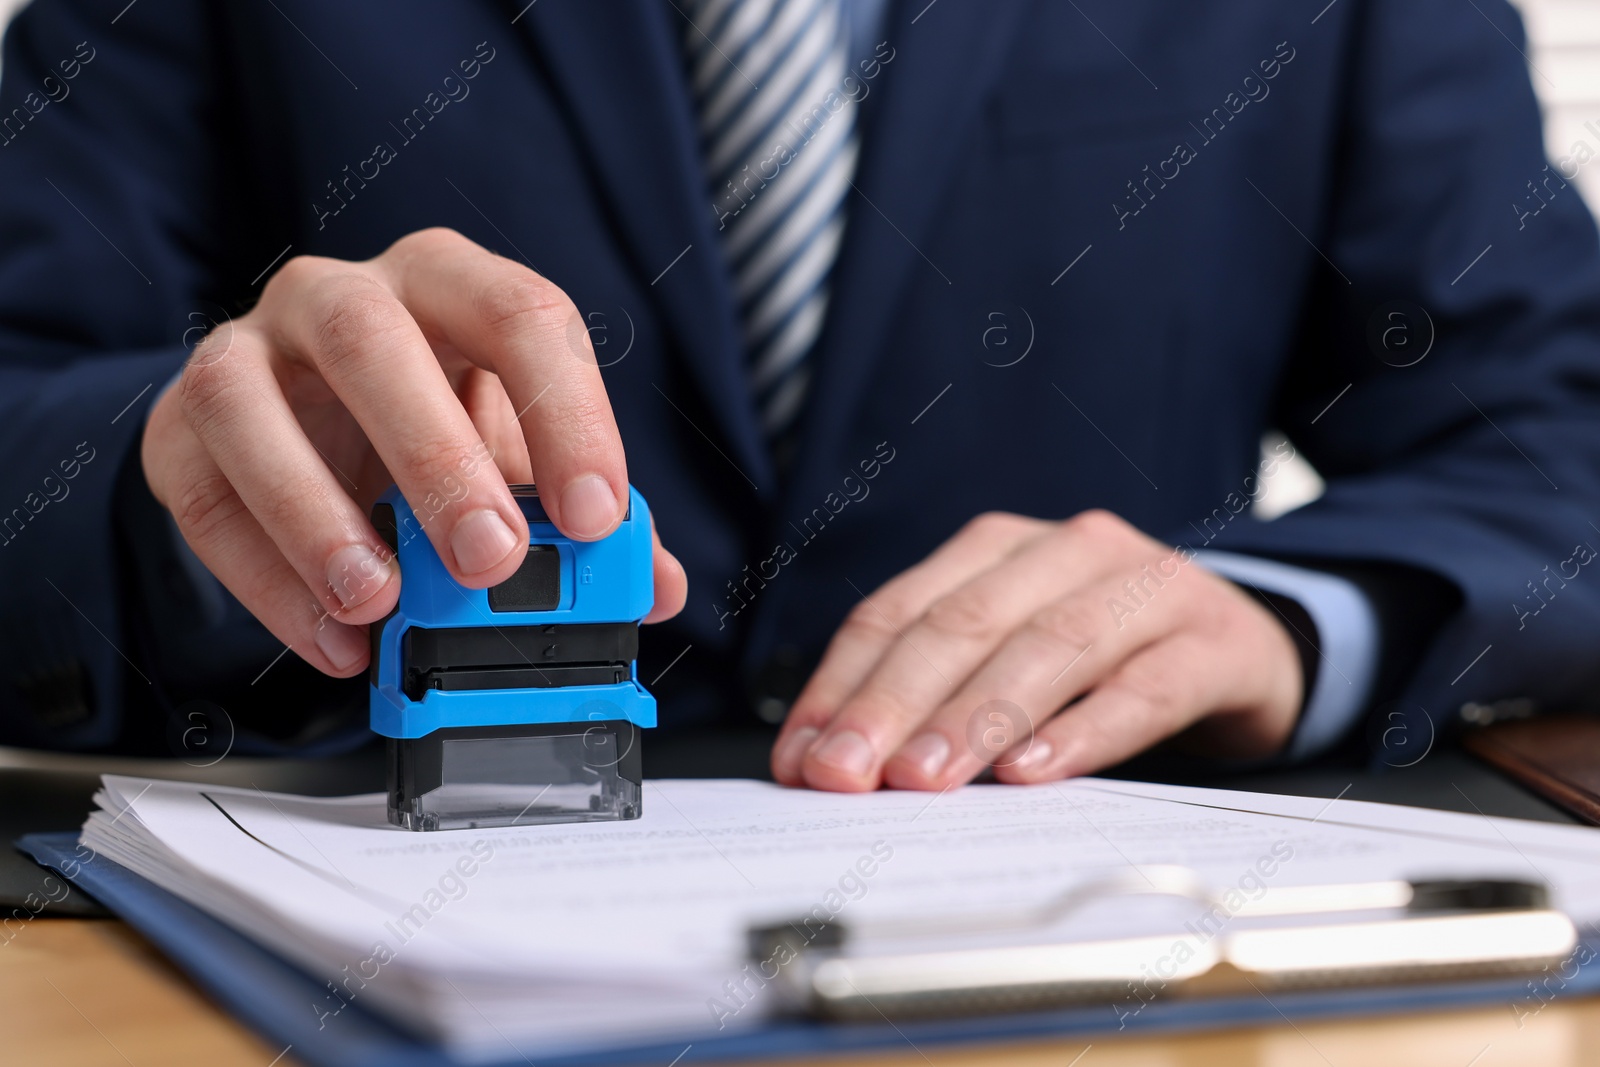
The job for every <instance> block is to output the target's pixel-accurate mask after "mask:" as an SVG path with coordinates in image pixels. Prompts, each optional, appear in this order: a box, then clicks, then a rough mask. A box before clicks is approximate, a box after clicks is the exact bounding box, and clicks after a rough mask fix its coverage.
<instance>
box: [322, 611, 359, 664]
mask: <svg viewBox="0 0 1600 1067" xmlns="http://www.w3.org/2000/svg"><path fill="white" fill-rule="evenodd" d="M317 647H318V648H320V649H322V654H323V655H324V656H327V657H328V662H329V663H331V664H333V667H334V669H335V670H340V671H342V670H345V669H347V668H349V667H352V666H354V665H355V663H356V661H357V660H359V659H360V658H361V652H362V650H363V649H365V648H366V647H367V635H366V634H365V633H364V632H363V631H361V630H358V629H356V628H355V627H354V626H346V625H344V624H343V623H339V622H334V621H333V620H332V619H329V618H324V619H323V620H322V621H321V622H319V623H318V624H317Z"/></svg>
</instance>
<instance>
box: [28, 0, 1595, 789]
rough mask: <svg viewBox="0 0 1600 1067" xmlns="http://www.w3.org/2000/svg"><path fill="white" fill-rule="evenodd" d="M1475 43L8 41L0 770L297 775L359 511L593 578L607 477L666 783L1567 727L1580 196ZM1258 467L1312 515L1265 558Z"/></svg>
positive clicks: (1297, 1)
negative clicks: (1174, 742)
mask: <svg viewBox="0 0 1600 1067" xmlns="http://www.w3.org/2000/svg"><path fill="white" fill-rule="evenodd" d="M1521 41H1522V35H1521V29H1520V25H1519V24H1518V22H1517V19H1516V17H1515V15H1514V14H1513V13H1512V11H1511V9H1510V8H1509V7H1508V6H1507V5H1506V4H1505V3H1503V2H1500V0H1495V2H1492V3H1484V4H1483V5H1480V6H1479V7H1478V8H1477V9H1474V8H1472V7H1468V6H1463V5H1459V4H1457V3H1455V2H1453V0H1451V2H1447V0H1405V2H1401V0H1342V2H1338V3H1334V4H1325V3H1324V0H1288V2H1286V0H1219V2H1216V3H1212V4H1206V5H1202V6H1198V7H1186V8H1184V9H1182V10H1181V11H1180V10H1177V9H1174V8H1173V7H1172V6H1171V5H1168V4H1160V3H1154V2H1143V0H1140V2H1132V0H1121V2H1115V3H1112V2H1098V0H1097V2H1094V3H1091V2H1089V0H1083V3H1081V4H1053V3H1025V2H1023V0H1003V2H997V3H979V2H977V0H941V2H937V3H925V2H922V0H916V2H912V3H899V2H884V0H694V2H690V0H679V2H678V3H665V2H661V0H604V2H592V0H591V2H579V0H541V2H539V3H537V4H525V3H523V2H521V0H516V2H513V0H504V2H502V0H470V2H469V0H458V2H457V3H454V4H451V5H449V6H442V5H400V6H396V5H393V4H380V3H377V2H375V0H350V2H345V3H339V4H327V3H316V2H311V0H277V2H276V3H260V2H257V0H243V2H230V3H227V4H222V3H214V2H206V0H141V2H139V3H137V4H126V2H125V0H36V2H35V3H34V4H33V5H32V6H31V7H29V8H28V9H27V10H25V11H24V12H23V14H22V15H21V16H20V17H19V18H18V20H17V21H16V22H15V24H14V25H13V26H12V27H11V29H10V31H9V33H8V36H7V39H6V47H5V58H4V84H3V87H0V189H3V190H4V193H5V195H4V197H3V198H0V416H3V417H0V441H3V446H0V448H3V454H4V456H5V458H6V463H5V469H6V474H5V476H4V499H0V540H3V544H0V586H3V588H4V590H5V596H4V600H3V603H0V621H3V625H4V632H5V636H6V640H5V642H4V644H3V646H0V731H3V738H4V740H6V741H8V742H11V743H23V744H32V745H48V746H56V747H69V748H76V749H83V750H96V749H108V748H112V747H122V748H131V749H135V750H138V749H141V748H142V749H146V750H148V749H149V748H151V747H152V746H155V747H160V746H161V745H162V744H163V742H162V740H161V738H162V737H163V736H165V737H167V738H168V739H171V738H173V737H175V736H176V737H179V738H180V741H181V738H182V737H184V736H187V735H186V734H184V732H183V731H184V730H185V729H186V727H187V726H188V724H190V722H191V721H192V720H193V721H199V720H204V721H205V722H206V723H211V724H215V723H217V722H219V721H221V720H222V719H225V721H226V723H227V725H228V727H229V729H230V730H232V731H233V732H234V734H235V748H236V750H240V751H243V750H249V751H257V752H268V751H285V752H287V751H298V752H316V751H326V750H331V749H337V748H339V747H341V746H347V745H349V744H351V743H354V741H355V739H357V738H359V737H360V736H361V733H362V730H363V725H362V709H363V707H364V701H365V689H364V682H363V680H362V677H361V676H362V673H363V671H364V669H365V668H366V666H367V658H368V652H367V648H368V646H367V636H366V628H367V625H368V624H369V623H371V622H372V621H373V620H376V619H379V618H381V617H382V616H383V615H384V614H385V613H386V612H387V611H388V610H389V609H390V607H391V606H392V605H393V604H394V603H395V598H396V595H397V590H398V586H399V583H400V582H401V581H403V580H404V579H403V576H402V575H400V574H399V573H398V572H397V570H396V568H395V567H394V565H393V562H392V558H391V557H390V556H389V555H388V554H387V553H386V551H385V548H384V546H383V543H382V541H381V540H380V538H379V536H378V534H377V533H376V532H375V531H374V529H373V528H372V526H371V524H370V523H369V522H368V520H367V517H366V516H367V509H368V506H369V505H370V503H371V501H372V500H373V498H374V497H375V496H376V495H377V494H378V493H379V492H380V491H382V489H383V488H384V487H385V486H386V485H387V484H388V483H389V482H391V481H395V482H398V483H399V485H400V486H401V487H402V489H403V490H404V491H405V492H406V494H407V496H408V498H409V499H410V500H411V501H412V502H413V503H414V504H416V505H418V506H419V507H420V508H421V509H423V510H424V511H425V512H426V514H427V516H428V523H427V530H428V533H429V536H430V537H431V538H432V539H433V543H434V544H435V545H436V546H437V548H438V550H439V552H440V554H441V556H442V558H443V559H444V560H445V562H446V563H447V565H448V566H449V567H450V568H451V570H452V572H453V573H454V574H455V575H456V576H457V577H458V578H459V579H460V580H461V581H463V582H465V583H467V584H469V585H473V586H484V585H488V584H491V583H494V582H498V581H500V580H503V579H504V578H506V577H507V576H508V575H510V574H511V573H512V572H513V571H514V570H515V568H516V567H517V565H518V563H519V561H520V560H521V558H522V554H523V552H524V551H525V547H524V546H525V536H524V534H525V528H524V526H523V525H522V523H523V520H522V517H521V515H520V513H519V511H518V509H517V508H516V506H515V505H514V504H513V502H512V499H511V497H510V495H509V494H508V491H507V488H506V485H507V482H508V481H511V482H516V481H527V480H530V479H531V480H533V481H536V482H537V483H538V485H539V486H540V487H541V490H542V495H543V497H544V500H545V502H546V506H547V507H548V508H549V510H550V511H551V513H552V516H553V517H554V519H555V521H556V522H557V524H558V525H559V526H560V527H561V528H562V529H563V530H564V531H565V532H566V533H567V534H569V535H571V536H574V537H579V538H595V537H601V536H604V535H605V534H606V533H607V532H609V531H610V530H611V529H613V528H614V527H615V526H616V524H617V523H618V522H619V521H620V518H621V515H622V511H621V509H622V507H623V504H622V501H625V500H626V492H625V488H626V486H627V484H628V482H629V481H630V480H631V481H632V482H633V483H634V484H636V485H637V486H638V487H639V488H640V489H641V491H642V492H643V493H644V494H645V496H646V497H647V498H648V499H649V500H650V502H651V504H652V508H653V511H654V513H655V515H656V517H657V519H658V526H659V538H660V543H661V544H663V545H666V546H670V547H671V550H672V551H671V553H669V552H668V551H667V550H666V549H665V548H661V549H659V550H658V552H657V560H656V585H657V606H656V610H655V612H654V613H653V615H652V619H653V620H656V621H658V622H659V625H657V626H653V627H651V628H649V630H648V632H647V635H646V638H645V644H644V649H643V653H642V656H641V671H640V673H641V678H642V679H643V680H644V681H646V683H648V684H649V685H650V686H651V687H652V688H653V689H654V690H655V691H656V692H657V693H658V695H659V696H660V698H661V702H662V708H663V713H662V717H663V721H664V723H666V724H667V729H673V728H676V727H679V726H684V725H694V724H698V725H701V726H707V727H716V728H723V729H728V728H733V727H734V726H737V725H738V724H739V723H741V722H742V723H753V722H755V721H756V720H757V719H764V720H766V721H767V722H778V721H780V720H782V721H783V722H784V726H783V729H782V731H781V733H780V734H779V736H778V739H777V742H776V746H775V748H774V751H773V771H774V774H775V775H776V777H777V778H778V779H779V780H780V781H783V782H786V783H791V784H809V785H811V786H814V787H819V788H827V789H839V790H860V789H869V788H875V787H877V786H879V785H882V784H888V785H891V786H895V787H905V788H922V789H940V788H944V787H946V786H949V785H952V784H956V783H959V782H963V781H966V780H968V779H970V778H971V777H973V776H974V775H975V774H977V773H978V772H979V771H980V770H982V769H983V767H984V766H985V765H986V764H992V765H994V766H995V768H996V770H995V773H996V774H997V776H998V777H999V778H1000V779H1001V780H1003V781H1016V782H1034V781H1042V780H1049V779H1053V778H1058V777H1062V776H1067V775H1075V774H1083V773H1088V772H1091V771H1094V770H1096V769H1098V768H1102V767H1105V766H1108V765H1110V764H1113V763H1116V762H1118V761H1121V760H1123V759H1126V758H1128V757H1130V756H1132V755H1134V754H1135V753H1137V752H1139V751H1141V750H1143V749H1145V748H1147V747H1149V746H1151V745H1154V744H1156V743H1157V742H1161V741H1163V740H1165V739H1168V738H1175V737H1180V736H1181V739H1182V740H1183V741H1186V742H1193V743H1194V744H1195V745H1196V746H1199V747H1200V748H1201V749H1202V750H1203V751H1208V752H1211V753H1214V754H1217V755H1220V756H1224V757H1228V758H1234V759H1253V758H1260V757H1267V756H1272V755H1275V754H1278V755H1282V756H1283V757H1285V758H1293V759H1299V758H1309V757H1313V756H1316V755H1318V754H1321V753H1326V752H1334V751H1338V750H1341V746H1348V747H1353V748H1355V749H1359V748H1362V747H1363V738H1367V739H1369V743H1370V744H1372V745H1374V746H1375V755H1376V756H1377V757H1378V758H1379V759H1382V760H1385V761H1387V762H1391V763H1394V762H1410V761H1413V760H1414V758H1420V755H1421V754H1422V753H1423V752H1425V751H1426V750H1427V748H1428V746H1429V745H1431V744H1432V743H1433V740H1434V738H1435V737H1436V736H1437V735H1438V734H1439V733H1441V732H1443V731H1445V730H1447V729H1448V728H1449V727H1450V726H1451V725H1452V724H1454V723H1456V722H1457V721H1458V718H1459V715H1460V712H1461V709H1463V708H1467V709H1468V710H1469V712H1470V713H1471V714H1475V715H1479V716H1481V715H1482V714H1484V712H1483V711H1482V709H1483V708H1493V707H1494V706H1495V705H1496V702H1500V701H1508V700H1528V701H1533V702H1536V703H1537V704H1539V705H1543V706H1566V707H1570V706H1575V705H1577V704H1580V703H1583V702H1584V701H1585V700H1586V699H1587V698H1588V696H1589V694H1590V693H1591V692H1592V691H1593V683H1594V682H1595V680H1596V674H1597V668H1596V666H1595V664H1596V660H1595V658H1594V656H1593V654H1592V653H1593V649H1594V648H1596V647H1597V646H1600V578H1597V577H1595V576H1594V575H1593V574H1591V573H1590V570H1591V568H1589V567H1588V564H1589V563H1590V562H1591V561H1592V559H1593V558H1594V555H1595V549H1594V548H1593V547H1590V546H1592V545H1596V544H1600V530H1597V528H1596V526H1595V525H1594V521H1593V520H1595V519H1596V518H1597V517H1600V506H1597V505H1600V244H1597V239H1596V231H1595V227H1594V224H1593V222H1592V220H1591V218H1590V216H1589V215H1588V213H1587V211H1586V210H1585V208H1584V206H1583V204H1582V202H1581V201H1580V199H1579V196H1578V194H1577V191H1576V190H1575V189H1574V188H1572V187H1570V186H1569V184H1568V181H1569V180H1570V179H1571V178H1572V176H1573V175H1574V174H1575V173H1576V171H1577V168H1579V167H1581V166H1582V165H1583V163H1585V162H1587V159H1588V156H1589V155H1592V154H1593V152H1592V150H1591V151H1589V152H1588V154H1587V155H1586V154H1584V153H1583V152H1581V151H1580V150H1579V148H1578V146H1574V151H1573V154H1572V155H1571V156H1569V157H1566V158H1563V159H1561V160H1558V161H1556V162H1554V163H1552V162H1551V161H1549V160H1547V159H1546V157H1545V155H1544V152H1543V149H1542V147H1541V142H1540V132H1539V117H1538V112H1537V108H1536V105H1535V101H1534V98H1533V95H1532V92H1531V90H1530V85H1529V80H1528V74H1527V71H1526V66H1525V60H1524V58H1523V56H1522V55H1521V54H1520V49H1521ZM1585 147H1587V146H1585ZM1508 208H1509V210H1508ZM1274 428H1276V429H1279V430H1281V431H1283V432H1284V433H1285V434H1286V435H1287V436H1286V439H1283V440H1281V441H1280V443H1279V444H1278V445H1276V446H1275V450H1274V451H1273V452H1272V453H1271V455H1270V456H1269V457H1268V458H1267V459H1266V460H1261V459H1260V458H1259V456H1258V442H1259V441H1260V440H1261V438H1262V435H1263V433H1264V432H1265V431H1267V430H1269V429H1274ZM1291 441H1292V442H1293V444H1292V445H1291V444H1289V442H1291ZM624 446H626V448H627V453H626V458H625V456H624ZM1296 450H1298V451H1301V452H1303V453H1304V454H1305V455H1306V456H1307V457H1308V458H1309V459H1310V460H1311V461H1312V462H1313V463H1314V464H1315V465H1316V466H1317V467H1318V468H1319V469H1320V470H1321V472H1322V473H1323V474H1324V475H1325V476H1326V477H1327V492H1326V494H1325V495H1324V496H1323V497H1322V498H1321V499H1320V500H1318V501H1317V502H1316V503H1314V504H1312V505H1310V506H1308V507H1305V508H1303V509H1301V510H1299V511H1296V512H1294V513H1292V514H1289V515H1287V516H1285V517H1283V518H1279V519H1277V520H1276V521H1272V522H1263V521H1259V520H1258V519H1256V518H1255V517H1253V516H1252V515H1251V514H1250V504H1251V502H1252V501H1253V500H1254V499H1256V498H1257V497H1259V496H1260V494H1261V491H1262V489H1261V487H1262V484H1263V483H1262V479H1263V477H1264V476H1265V475H1266V474H1267V473H1270V471H1269V470H1268V468H1270V467H1272V466H1275V465H1276V464H1278V463H1279V462H1281V461H1282V460H1284V459H1285V458H1287V456H1288V455H1289V454H1290V453H1291V452H1292V451H1296ZM686 597H687V599H686ZM669 620H670V621H669ZM289 651H292V652H293V653H294V655H292V656H291V655H288V654H287V653H288V652H289ZM1519 706H1520V705H1519ZM219 707H220V708H221V709H223V710H225V711H226V716H221V717H220V718H219V716H220V713H219V712H218V711H217V709H218V708H219ZM1369 709H1371V710H1370V714H1369V716H1368V720H1367V721H1368V722H1369V724H1370V729H1368V730H1366V731H1363V730H1362V729H1360V724H1361V722H1362V721H1363V713H1364V712H1366V711H1369ZM197 716H198V719H197Z"/></svg>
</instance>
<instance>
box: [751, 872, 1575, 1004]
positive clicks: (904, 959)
mask: <svg viewBox="0 0 1600 1067" xmlns="http://www.w3.org/2000/svg"><path fill="white" fill-rule="evenodd" d="M1150 894H1155V895H1163V896H1177V897H1184V898H1188V899H1192V900H1195V901H1197V902H1200V903H1202V904H1205V905H1208V906H1210V907H1212V908H1215V907H1217V906H1218V905H1219V904H1220V901H1219V900H1218V898H1216V897H1215V896H1213V894H1211V893H1210V892H1209V891H1208V890H1207V889H1206V888H1205V887H1204V886H1203V884H1202V883H1201V882H1200V880H1199V877H1198V876H1197V875H1196V874H1195V872H1193V871H1191V870H1189V869H1188V868H1183V867H1144V868H1140V870H1139V872H1138V877H1137V878H1135V877H1134V876H1133V875H1132V874H1129V875H1126V876H1117V877H1112V878H1109V879H1105V880H1102V881H1097V882H1093V883H1090V884H1088V885H1084V886H1080V887H1077V888H1075V889H1072V890H1069V891H1068V892H1066V893H1065V894H1063V895H1062V896H1060V897H1058V898H1056V899H1055V900H1053V901H1051V902H1049V903H1048V904H1046V905H1045V906H1044V907H1042V908H1038V909H1030V910H1021V911H1015V912H1009V913H1005V912H1003V913H997V914H988V915H981V916H979V915H960V916H949V917H945V918H938V919H921V920H916V921H909V922H908V921H899V922H895V921H889V922H884V921H878V922H873V923H855V924H844V923H840V922H838V921H835V920H829V921H827V922H822V921H820V920H819V919H817V918H816V917H814V916H806V917H804V918H802V919H797V920H795V921H793V922H788V923H779V924H775V925H770V926H761V927H754V928H752V929H751V930H750V932H749V947H750V952H751V956H752V959H753V960H754V961H755V962H756V963H757V964H765V966H766V967H772V966H773V965H776V972H777V973H776V976H775V977H772V978H770V981H771V982H772V983H773V984H774V985H775V986H776V988H775V989H774V992H775V993H776V994H777V996H778V998H779V1003H780V1004H781V1005H782V1010H785V1011H787V1012H790V1013H793V1014H802V1015H810V1016H813V1017H816V1018H820V1019H828V1020H835V1021H874V1020H882V1019H885V1018H887V1019H891V1020H895V1019H914V1018H926V1017H929V1016H940V1017H950V1016H956V1015H987V1014H1002V1013H1009V1012H1022V1011H1038V1010H1047V1009H1051V1008H1063V1007H1070V1006H1074V1005H1080V1004H1085V1003H1095V1002H1104V1001H1106V1000H1108V999H1109V1000H1113V1001H1115V1000H1117V999H1118V998H1122V997H1125V996H1127V995H1128V993H1129V990H1130V989H1133V988H1136V987H1138V986H1139V985H1141V984H1145V985H1146V986H1148V985H1149V983H1150V981H1151V979H1152V971H1151V966H1152V963H1153V962H1154V961H1156V960H1158V959H1160V960H1169V959H1171V958H1172V956H1173V949H1174V947H1175V946H1176V944H1178V943H1179V942H1183V943H1187V944H1188V945H1189V946H1190V949H1191V953H1190V954H1187V955H1185V954H1183V953H1178V955H1180V956H1183V959H1182V962H1181V963H1179V964H1177V965H1176V967H1175V969H1174V970H1173V971H1172V973H1171V974H1166V973H1163V974H1161V975H1160V976H1159V981H1158V984H1157V985H1158V991H1159V992H1160V993H1161V995H1162V996H1179V997H1209V996H1227V995H1232V994H1238V993H1248V992H1251V991H1252V987H1253V988H1254V990H1258V991H1261V992H1266V993H1270V992H1274V991H1282V990H1304V989H1323V988H1333V987H1337V986H1353V985H1380V984H1387V983H1399V982H1428V981H1435V982H1440V981H1458V980H1463V979H1468V978H1480V977H1491V976H1505V975H1515V974H1522V973H1530V972H1534V971H1538V970H1540V969H1541V968H1544V967H1547V966H1550V965H1552V964H1555V963H1558V962H1560V961H1561V960H1563V959H1565V958H1566V957H1567V956H1569V955H1570V954H1571V953H1572V951H1573V949H1574V948H1575V947H1576V946H1577V943H1578V933H1577V929H1576V928H1575V927H1574V926H1573V923H1572V920H1571V919H1569V918H1568V917H1567V916H1566V915H1565V914H1564V913H1562V912H1560V911H1557V910H1555V909H1554V908H1552V907H1551V906H1550V900H1549V892H1548V890H1547V889H1546V887H1545V886H1543V885H1540V884H1537V883H1530V882H1515V881H1496V880H1474V881H1461V880H1440V881H1416V882H1403V881H1393V882H1362V883H1350V884H1343V885H1320V886H1284V887H1274V888H1273V889H1271V890H1269V891H1268V893H1267V894H1266V895H1265V896H1263V897H1261V898H1260V899H1259V900H1255V901H1246V902H1245V904H1244V906H1242V907H1237V908H1231V909H1228V910H1227V911H1226V912H1225V913H1224V914H1226V915H1228V922H1230V923H1231V922H1232V921H1233V920H1236V919H1240V918H1246V917H1248V918H1249V919H1258V918H1264V917H1287V916H1314V917H1315V921H1309V922H1305V923H1302V924H1298V925H1281V926H1280V925H1252V924H1248V923H1247V924H1243V925H1244V926H1245V928H1243V929H1230V930H1224V931H1222V932H1220V933H1218V934H1217V936H1215V937H1210V938H1204V939H1203V938H1199V937H1195V936H1192V935H1181V934H1174V933H1170V932H1169V933H1166V934H1161V935H1156V936H1149V937H1136V938H1127V939H1121V940H1107V941H1074V942H1054V943H1051V942H1042V943H1041V942H1038V941H1034V942H1032V943H1024V944H1010V945H1005V946H1003V947H966V948H960V947H957V948H950V947H945V948H936V949H932V950H927V951H917V950H915V949H913V950H912V951H882V950H881V949H878V950H875V948H874V946H875V945H879V946H881V945H896V946H905V945H908V944H909V945H915V944H916V943H917V942H919V941H921V942H923V943H927V942H929V941H931V940H939V941H943V942H946V943H947V944H948V943H950V942H952V941H953V942H959V941H960V940H961V939H962V938H964V937H971V936H973V935H977V936H980V937H981V936H986V935H988V936H993V935H999V936H1001V937H1005V936H1008V935H1009V936H1011V937H1016V936H1018V935H1026V934H1027V933H1028V932H1029V931H1043V930H1046V929H1048V928H1049V927H1050V926H1051V925H1053V924H1054V923H1056V922H1057V921H1058V920H1060V919H1061V918H1063V917H1064V916H1066V915H1067V914H1068V913H1070V912H1072V911H1074V910H1076V909H1077V908H1080V907H1082V906H1083V905H1085V904H1087V903H1089V902H1091V901H1094V900H1103V899H1104V898H1106V897H1110V896H1117V895H1150ZM1373 912H1385V913H1388V914H1387V915H1386V916H1385V917H1383V918H1373V917H1371V916H1370V914H1369V915H1368V916H1367V917H1363V914H1362V913H1373ZM1396 912H1398V913H1399V914H1398V916H1396V915H1395V914H1394V913H1396ZM762 974H763V977H767V973H766V970H763V971H762Z"/></svg>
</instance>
